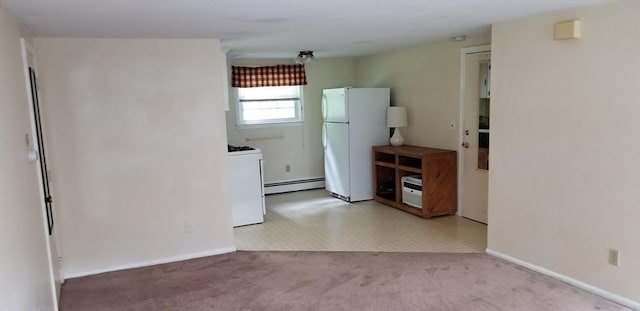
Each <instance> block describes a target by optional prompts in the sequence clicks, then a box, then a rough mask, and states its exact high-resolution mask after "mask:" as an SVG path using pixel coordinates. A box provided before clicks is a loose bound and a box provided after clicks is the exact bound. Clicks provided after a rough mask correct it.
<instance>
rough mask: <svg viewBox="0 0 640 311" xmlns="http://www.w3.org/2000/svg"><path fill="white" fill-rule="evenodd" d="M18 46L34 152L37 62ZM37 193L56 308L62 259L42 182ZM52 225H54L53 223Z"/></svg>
mask: <svg viewBox="0 0 640 311" xmlns="http://www.w3.org/2000/svg"><path fill="white" fill-rule="evenodd" d="M20 46H21V50H22V62H23V67H24V68H23V69H24V78H25V91H26V92H27V99H28V102H29V123H30V126H29V127H30V128H29V130H30V133H29V136H30V137H31V138H30V139H29V143H30V145H31V146H30V148H32V149H33V150H35V151H38V150H39V146H38V141H37V140H38V137H37V136H36V135H37V131H36V122H35V111H34V98H33V96H32V93H31V91H32V90H31V74H30V72H29V68H30V67H31V68H32V69H33V71H34V73H35V74H36V77H37V76H38V68H37V61H36V57H35V56H36V53H35V50H34V48H33V47H32V46H31V44H30V43H29V42H28V41H27V40H26V39H25V38H20ZM29 57H31V60H32V62H33V64H29ZM36 91H37V90H36ZM38 102H39V104H40V103H41V100H39V101H38ZM41 160H42V159H41V158H40V156H39V153H38V158H37V160H36V161H37V162H38V165H36V172H37V178H38V180H40V181H41V180H42V169H41V166H40V165H39V163H40V161H41ZM49 183H51V181H50V180H49ZM38 192H39V194H40V211H42V221H43V229H44V235H45V241H46V243H45V244H46V247H47V254H48V256H47V257H48V260H47V261H48V263H49V278H50V282H51V285H52V293H51V294H52V296H53V302H54V304H55V305H56V306H58V305H59V302H60V285H61V284H62V283H64V276H63V274H62V267H61V262H60V261H61V259H62V255H61V254H60V248H59V247H58V235H57V234H56V231H57V230H56V229H55V227H52V230H51V234H49V220H48V219H47V216H46V213H45V210H46V209H47V206H46V204H45V193H44V185H43V184H42V182H39V183H38ZM51 217H52V218H53V217H54V214H52V215H51ZM53 223H55V221H54V222H53ZM54 249H55V254H56V256H57V258H56V259H57V260H54V259H53V254H54V252H53V250H54ZM56 274H57V275H56ZM57 280H60V284H57Z"/></svg>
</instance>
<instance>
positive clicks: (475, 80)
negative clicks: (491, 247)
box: [460, 47, 491, 224]
mask: <svg viewBox="0 0 640 311" xmlns="http://www.w3.org/2000/svg"><path fill="white" fill-rule="evenodd" d="M490 55H491V54H490V50H489V49H488V48H487V47H485V48H480V49H476V50H474V51H471V53H466V54H464V55H463V62H464V66H463V69H464V80H463V81H462V83H463V88H462V94H463V99H462V107H461V113H462V126H461V129H462V143H461V150H462V165H461V175H462V179H461V181H462V187H461V190H462V191H461V206H460V209H461V211H460V214H461V216H463V217H466V218H469V219H473V220H475V221H479V222H482V223H485V224H486V223H487V219H488V217H487V199H488V197H487V195H488V180H489V107H490V99H489V98H488V94H490V92H489V91H486V92H483V94H485V95H486V96H483V97H484V98H481V95H480V94H481V85H484V84H485V83H486V84H487V86H488V85H489V81H485V79H484V78H483V79H481V70H480V68H481V67H483V66H484V67H486V66H487V64H488V63H489V61H490Z"/></svg>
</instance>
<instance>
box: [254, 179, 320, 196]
mask: <svg viewBox="0 0 640 311" xmlns="http://www.w3.org/2000/svg"><path fill="white" fill-rule="evenodd" d="M320 188H324V178H307V179H297V180H287V181H280V182H272V183H268V184H264V193H265V194H275V193H284V192H292V191H300V190H311V189H320Z"/></svg>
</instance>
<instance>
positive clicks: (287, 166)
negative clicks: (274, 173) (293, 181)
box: [284, 164, 291, 173]
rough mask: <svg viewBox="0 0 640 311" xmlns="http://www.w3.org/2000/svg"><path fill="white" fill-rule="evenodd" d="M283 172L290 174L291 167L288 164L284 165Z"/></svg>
mask: <svg viewBox="0 0 640 311" xmlns="http://www.w3.org/2000/svg"><path fill="white" fill-rule="evenodd" d="M284 171H285V172H287V173H289V172H291V165H289V164H287V165H285V166H284Z"/></svg>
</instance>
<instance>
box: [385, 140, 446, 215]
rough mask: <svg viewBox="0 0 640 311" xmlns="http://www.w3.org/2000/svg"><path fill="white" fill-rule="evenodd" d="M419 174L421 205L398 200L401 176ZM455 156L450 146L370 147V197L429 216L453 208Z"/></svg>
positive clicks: (413, 212)
mask: <svg viewBox="0 0 640 311" xmlns="http://www.w3.org/2000/svg"><path fill="white" fill-rule="evenodd" d="M407 175H420V176H422V208H417V207H413V206H410V205H407V204H404V203H402V183H401V179H402V177H403V176H407ZM457 175H458V174H457V157H456V152H455V151H451V150H443V149H434V148H426V147H417V146H399V147H394V146H375V147H373V192H374V200H376V201H377V202H380V203H383V204H386V205H389V206H393V207H395V208H398V209H401V210H403V211H406V212H409V213H411V214H414V215H417V216H420V217H424V218H430V217H434V216H441V215H454V214H455V213H456V210H457V178H458V176H457Z"/></svg>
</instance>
